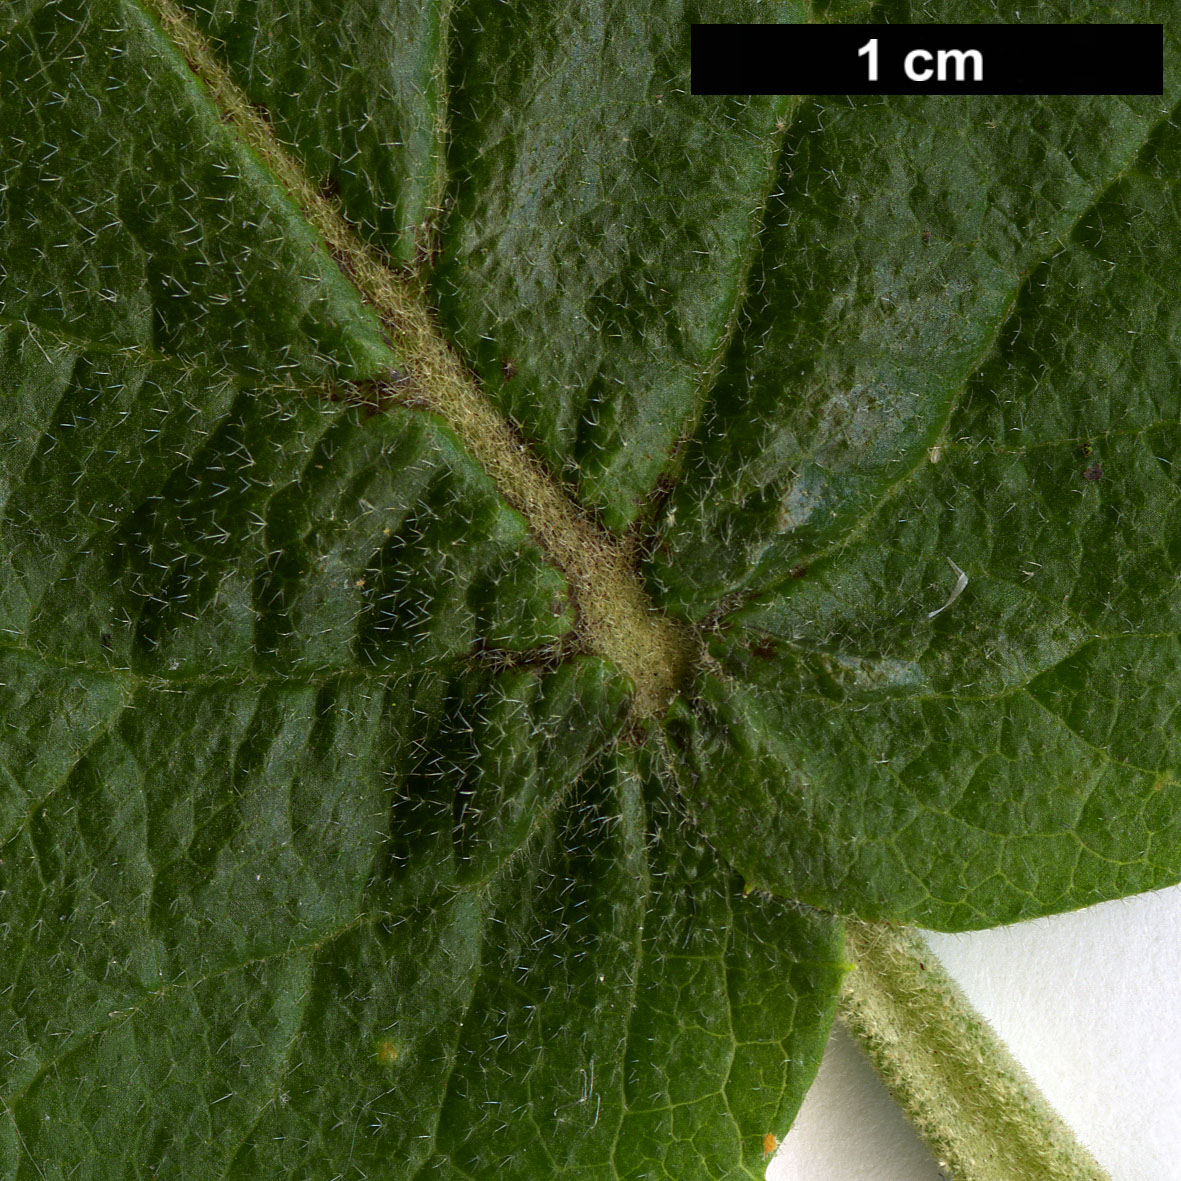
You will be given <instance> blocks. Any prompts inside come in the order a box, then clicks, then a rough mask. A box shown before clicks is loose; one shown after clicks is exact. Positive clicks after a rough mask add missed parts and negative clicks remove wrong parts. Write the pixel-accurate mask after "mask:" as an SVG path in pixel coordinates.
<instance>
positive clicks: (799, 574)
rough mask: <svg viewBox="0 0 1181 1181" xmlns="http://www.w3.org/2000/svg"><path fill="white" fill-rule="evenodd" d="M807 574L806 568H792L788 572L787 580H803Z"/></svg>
mask: <svg viewBox="0 0 1181 1181" xmlns="http://www.w3.org/2000/svg"><path fill="white" fill-rule="evenodd" d="M807 573H808V567H807V566H793V567H792V568H791V569H790V570H789V571H788V572H787V576H788V578H803V577H804V575H805V574H807Z"/></svg>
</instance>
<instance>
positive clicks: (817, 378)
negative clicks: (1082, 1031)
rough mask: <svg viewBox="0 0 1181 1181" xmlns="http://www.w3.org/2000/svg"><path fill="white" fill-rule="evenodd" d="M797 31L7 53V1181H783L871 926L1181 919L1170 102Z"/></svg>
mask: <svg viewBox="0 0 1181 1181" xmlns="http://www.w3.org/2000/svg"><path fill="white" fill-rule="evenodd" d="M773 15H774V18H775V19H779V20H784V21H799V20H806V19H810V18H811V17H814V16H816V17H818V16H820V15H824V14H816V13H811V12H809V10H808V9H807V8H806V7H805V6H804V5H802V4H801V5H798V6H796V5H792V4H783V5H781V6H777V7H776V9H775V12H774V14H773ZM828 15H829V16H831V14H828ZM1013 15H1014V14H1012V13H1003V12H998V11H997V10H996V8H995V6H990V7H988V8H987V10H986V9H985V8H984V7H983V6H981V7H980V8H979V9H978V8H977V7H975V6H973V5H972V4H970V3H948V4H943V5H940V6H939V7H938V9H937V10H936V9H934V8H933V9H931V10H930V11H927V10H925V9H924V10H923V11H921V12H919V11H917V10H914V11H906V12H904V11H902V10H901V9H898V8H896V7H892V6H888V5H887V6H883V7H881V8H880V9H878V8H873V9H869V8H867V9H865V10H864V11H862V10H858V11H857V13H856V14H855V18H856V19H865V18H867V17H868V18H870V19H882V20H885V19H891V20H898V19H907V18H909V19H914V20H942V21H973V20H995V19H997V18H998V16H1000V17H1001V18H1012V17H1013ZM1022 16H1023V17H1024V18H1025V19H1030V13H1029V12H1028V11H1027V10H1024V9H1023V11H1022ZM1068 16H1069V17H1070V18H1071V19H1081V18H1082V16H1081V14H1080V13H1079V10H1078V8H1077V6H1072V9H1071V12H1070V13H1067V12H1066V10H1065V9H1064V8H1063V9H1061V10H1060V9H1058V8H1054V7H1053V6H1049V5H1047V6H1043V7H1042V8H1039V9H1038V14H1037V19H1039V20H1045V21H1052V20H1056V19H1066V18H1067V17H1068ZM1167 17H1168V13H1167V12H1166V11H1165V10H1164V8H1163V7H1162V6H1159V5H1157V6H1153V5H1149V4H1144V5H1141V6H1139V7H1137V8H1135V10H1134V11H1133V10H1127V11H1122V12H1121V19H1140V20H1162V19H1165V20H1166V22H1167ZM751 19H768V16H767V10H766V8H765V6H762V5H758V4H754V3H723V2H718V3H709V4H706V3H702V4H693V3H677V2H673V0H669V2H667V3H659V4H656V5H654V6H648V7H647V8H646V9H645V10H644V11H643V12H640V11H639V10H638V9H636V8H635V6H634V5H627V4H622V3H618V4H615V3H606V2H604V3H598V4H589V5H588V4H585V3H578V4H573V3H572V4H558V5H545V6H541V7H540V8H539V7H538V6H537V5H528V4H524V3H509V4H504V3H499V2H497V3H492V2H489V0H465V2H460V0H456V2H455V3H453V4H444V3H442V2H441V0H438V2H432V0H419V2H417V3H412V2H394V0H364V2H363V3H357V4H349V5H324V4H321V3H314V2H313V0H285V2H284V3H277V2H272V0H192V2H190V3H188V4H185V5H183V6H181V5H177V4H175V3H174V2H173V0H13V2H12V3H9V4H7V5H5V6H4V8H3V11H2V12H0V446H2V450H0V717H2V718H3V725H2V726H0V982H2V983H0V1042H2V1044H3V1046H4V1051H5V1052H4V1054H3V1055H2V1056H0V1058H2V1061H0V1170H2V1171H3V1173H4V1175H5V1176H12V1177H14V1178H22V1179H23V1178H34V1177H49V1176H61V1177H64V1176H88V1177H130V1176H185V1177H218V1176H226V1177H251V1176H257V1177H268V1178H269V1177H275V1176H297V1175H315V1176H324V1177H330V1176H368V1177H390V1176H392V1177H397V1178H406V1179H410V1178H417V1177H422V1178H426V1177H438V1178H461V1177H479V1178H483V1177H489V1176H494V1175H495V1176H500V1175H503V1176H505V1177H506V1178H524V1179H531V1178H537V1177H550V1176H562V1177H572V1178H579V1177H585V1178H587V1179H588V1181H589V1179H591V1178H594V1179H598V1178H605V1179H606V1178H610V1179H615V1178H636V1179H640V1178H645V1179H647V1178H661V1177H667V1178H670V1179H672V1178H676V1179H677V1181H684V1179H687V1178H699V1177H700V1178H727V1179H729V1178H733V1179H738V1178H743V1177H758V1176H761V1174H762V1172H763V1168H764V1164H765V1159H764V1158H765V1154H766V1152H767V1151H768V1148H769V1146H772V1145H773V1144H774V1142H775V1138H776V1137H777V1136H782V1135H783V1134H784V1132H785V1131H786V1129H787V1127H788V1126H789V1124H790V1121H791V1119H792V1117H793V1115H794V1112H795V1110H796V1108H797V1107H798V1104H799V1102H800V1101H801V1099H802V1097H803V1094H804V1092H805V1091H806V1089H807V1087H808V1085H809V1083H810V1081H811V1078H812V1076H813V1074H814V1072H815V1069H816V1066H817V1063H818V1060H819V1056H820V1053H821V1050H822V1047H823V1045H824V1041H825V1039H826V1036H827V1032H828V1028H829V1025H830V1023H831V1020H832V1014H833V1010H834V1007H835V1003H836V995H837V990H838V988H839V985H840V980H841V977H842V974H843V972H844V971H845V967H846V966H845V964H844V962H843V960H844V953H843V938H842V927H841V923H840V920H839V919H838V918H837V917H835V916H836V915H839V914H842V913H856V914H859V915H861V916H862V917H866V918H878V917H884V918H892V919H901V920H908V921H920V922H923V923H925V924H927V925H931V926H937V927H944V928H947V929H962V928H966V927H974V926H983V925H989V924H993V923H998V922H1003V921H1009V920H1012V919H1015V918H1020V917H1025V916H1030V915H1034V914H1044V913H1049V912H1052V911H1057V910H1062V909H1067V908H1070V907H1077V906H1081V905H1085V904H1087V903H1089V902H1093V901H1097V900H1099V899H1103V898H1111V897H1116V896H1119V895H1122V894H1127V893H1130V892H1133V891H1136V890H1143V889H1149V888H1152V887H1155V886H1159V885H1163V884H1166V883H1169V882H1173V881H1176V880H1177V879H1178V878H1179V877H1181V831H1179V824H1178V821H1177V820H1176V819H1175V816H1176V814H1177V812H1178V808H1177V793H1178V790H1179V787H1181V784H1179V778H1181V776H1179V764H1181V752H1179V751H1178V750H1177V744H1176V741H1175V739H1174V738H1173V734H1172V730H1173V728H1172V725H1171V718H1172V713H1173V711H1174V709H1175V701H1176V699H1177V695H1178V694H1177V671H1176V670H1177V668H1178V638H1177V637H1178V634H1179V629H1178V626H1177V622H1178V594H1179V593H1181V590H1179V587H1181V583H1179V581H1178V579H1179V578H1181V548H1179V545H1178V541H1177V539H1178V538H1179V537H1181V520H1179V519H1178V516H1179V513H1178V507H1177V505H1178V496H1177V480H1178V471H1179V470H1181V398H1179V396H1178V393H1177V377H1178V360H1179V346H1178V341H1179V340H1181V320H1179V318H1178V317H1179V316H1181V312H1179V311H1178V308H1179V307H1181V301H1179V300H1178V299H1177V293H1176V286H1177V280H1178V274H1177V254H1176V244H1177V228H1178V210H1177V208H1176V207H1175V184H1176V177H1177V175H1178V165H1179V164H1181V132H1179V131H1178V128H1177V126H1176V115H1177V110H1176V103H1177V85H1176V83H1177V76H1176V67H1175V52H1176V46H1175V44H1174V43H1173V41H1172V40H1170V41H1169V42H1168V44H1167V56H1166V66H1167V70H1166V75H1167V92H1166V94H1165V96H1164V98H1116V97H1109V98H1093V99H1078V98H1062V99H1038V100H1022V99H997V98H987V97H984V98H971V99H966V98H954V99H903V98H889V99H855V100H851V99H820V98H802V97H795V98H790V97H778V98H773V97H768V98H753V99H737V98H703V97H695V96H693V95H691V94H690V88H689V78H688V41H689V24H690V22H691V21H693V20H751ZM427 308H429V309H430V312H429V314H428V313H427V311H426V309H427ZM431 342H436V343H438V342H442V346H441V347H440V348H435V349H434V351H432V348H433V345H432V344H431ZM448 358H450V360H448ZM583 559H585V560H583ZM961 572H962V573H961ZM965 578H966V584H965ZM953 592H954V593H953ZM637 621H638V622H637ZM613 629H614V633H618V634H613ZM621 635H622V636H623V639H622V640H621V639H620V636H621ZM633 637H634V640H635V642H634V645H633V643H632V639H633ZM633 647H634V653H633V652H632V649H633ZM653 653H654V654H655V655H656V656H659V657H660V659H659V660H650V659H649V655H650V654H653ZM649 665H652V666H653V667H657V668H658V672H657V673H655V674H653V673H652V669H651V668H650V667H648V666H649ZM645 677H648V678H649V680H651V683H650V684H649V683H648V681H645ZM644 686H646V687H644Z"/></svg>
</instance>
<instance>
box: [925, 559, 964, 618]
mask: <svg viewBox="0 0 1181 1181" xmlns="http://www.w3.org/2000/svg"><path fill="white" fill-rule="evenodd" d="M947 564H948V565H949V566H950V567H951V568H952V569H953V570H954V571H955V573H956V579H955V586H953V587H952V588H951V594H950V595H949V596H948V599H947V602H946V603H944V604H943V606H942V607H936V608H935V610H934V611H928V612H927V618H928V619H934V618H935V616H936V615H938V614H939V613H940V612H941V611H946V610H947V609H948V607H950V606H951V605H952V603H954V602H955V601H956V599H958V598H959V597H960V595H962V594H963V593H964V587H966V586H967V585H968V576H967V575H966V574H965V573H964V572H963V571H962V570H961V569H960V568H959V567H958V566H957V565H956V564H955V563H954V562H953V561H952V560H951V559H950V558H948V559H947Z"/></svg>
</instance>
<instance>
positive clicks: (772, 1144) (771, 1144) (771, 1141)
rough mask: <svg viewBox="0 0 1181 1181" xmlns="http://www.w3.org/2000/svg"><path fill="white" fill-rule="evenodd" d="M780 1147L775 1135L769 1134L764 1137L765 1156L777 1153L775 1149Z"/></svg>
mask: <svg viewBox="0 0 1181 1181" xmlns="http://www.w3.org/2000/svg"><path fill="white" fill-rule="evenodd" d="M778 1147H779V1141H778V1140H776V1139H775V1133H774V1132H768V1133H767V1134H766V1135H765V1136H764V1137H763V1155H764V1156H770V1155H771V1153H773V1152H774V1151H775V1149H777V1148H778Z"/></svg>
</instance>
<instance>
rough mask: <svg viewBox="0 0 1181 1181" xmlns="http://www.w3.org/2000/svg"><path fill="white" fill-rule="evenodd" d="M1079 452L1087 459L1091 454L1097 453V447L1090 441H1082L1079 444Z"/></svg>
mask: <svg viewBox="0 0 1181 1181" xmlns="http://www.w3.org/2000/svg"><path fill="white" fill-rule="evenodd" d="M1078 453H1079V454H1080V455H1081V456H1082V457H1083V458H1084V459H1086V458H1087V456H1089V455H1094V454H1095V448H1094V447H1092V446H1091V444H1090V443H1080V444H1079V445H1078Z"/></svg>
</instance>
